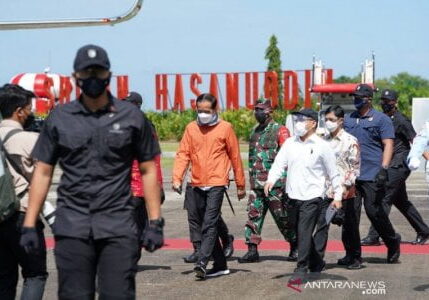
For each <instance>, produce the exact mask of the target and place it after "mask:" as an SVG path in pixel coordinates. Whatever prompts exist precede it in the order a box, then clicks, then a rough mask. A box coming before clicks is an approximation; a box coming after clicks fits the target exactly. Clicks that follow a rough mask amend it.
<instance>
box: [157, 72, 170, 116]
mask: <svg viewBox="0 0 429 300" xmlns="http://www.w3.org/2000/svg"><path fill="white" fill-rule="evenodd" d="M155 106H156V109H160V110H167V109H168V81H167V75H166V74H156V76H155Z"/></svg>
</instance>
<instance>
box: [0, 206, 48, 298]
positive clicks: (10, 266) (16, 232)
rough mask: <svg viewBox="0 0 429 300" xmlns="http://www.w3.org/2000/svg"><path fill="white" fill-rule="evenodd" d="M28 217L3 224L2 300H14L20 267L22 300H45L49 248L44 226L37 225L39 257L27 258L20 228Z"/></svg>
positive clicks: (0, 230) (0, 238)
mask: <svg viewBox="0 0 429 300" xmlns="http://www.w3.org/2000/svg"><path fill="white" fill-rule="evenodd" d="M24 217H25V214H24V213H22V212H17V213H16V214H15V215H13V216H12V217H10V218H9V219H7V220H6V221H4V222H2V223H0V299H2V300H9V299H10V300H14V299H15V296H16V285H17V284H18V269H19V266H21V268H22V270H21V273H22V277H23V278H24V285H23V290H22V295H21V299H42V297H43V292H44V287H45V283H46V279H47V277H48V273H47V272H46V245H45V243H44V241H45V236H44V234H43V227H44V226H43V223H42V222H41V221H38V222H37V225H36V229H37V234H38V235H39V239H40V241H42V244H41V245H40V249H39V251H38V253H37V254H31V255H28V254H27V253H26V252H25V250H24V249H23V248H22V247H21V246H20V245H19V239H20V238H21V227H22V224H23V222H24Z"/></svg>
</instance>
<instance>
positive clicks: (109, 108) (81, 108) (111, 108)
mask: <svg viewBox="0 0 429 300" xmlns="http://www.w3.org/2000/svg"><path fill="white" fill-rule="evenodd" d="M107 97H108V103H107V104H106V105H105V106H104V107H102V108H100V109H98V110H97V111H95V112H93V111H90V110H89V109H88V108H87V107H86V106H85V105H84V104H83V101H82V95H80V97H79V98H78V99H76V100H75V101H72V103H70V105H68V106H67V108H66V109H67V110H68V111H69V112H71V113H73V114H78V113H83V114H103V113H111V112H116V111H117V109H116V106H115V101H114V100H115V97H113V96H112V94H111V93H110V92H108V93H107Z"/></svg>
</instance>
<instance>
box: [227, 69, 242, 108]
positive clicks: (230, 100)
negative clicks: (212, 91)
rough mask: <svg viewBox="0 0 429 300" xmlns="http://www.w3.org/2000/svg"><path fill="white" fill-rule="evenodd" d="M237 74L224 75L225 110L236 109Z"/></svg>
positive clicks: (237, 105) (237, 106)
mask: <svg viewBox="0 0 429 300" xmlns="http://www.w3.org/2000/svg"><path fill="white" fill-rule="evenodd" d="M238 108H239V104H238V73H234V74H232V73H227V74H226V109H238Z"/></svg>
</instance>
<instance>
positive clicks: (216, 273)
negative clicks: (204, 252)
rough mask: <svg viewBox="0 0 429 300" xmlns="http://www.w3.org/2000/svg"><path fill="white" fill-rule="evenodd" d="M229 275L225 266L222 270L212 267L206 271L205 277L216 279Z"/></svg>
mask: <svg viewBox="0 0 429 300" xmlns="http://www.w3.org/2000/svg"><path fill="white" fill-rule="evenodd" d="M229 273H230V271H229V269H228V267H227V266H225V267H223V268H218V267H214V266H213V268H212V269H210V270H207V273H206V277H217V276H222V275H228V274H229Z"/></svg>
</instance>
